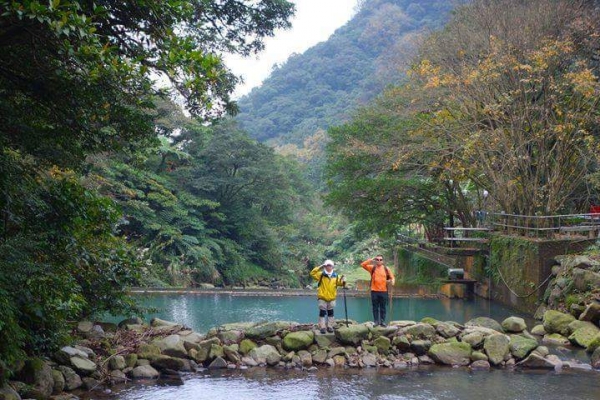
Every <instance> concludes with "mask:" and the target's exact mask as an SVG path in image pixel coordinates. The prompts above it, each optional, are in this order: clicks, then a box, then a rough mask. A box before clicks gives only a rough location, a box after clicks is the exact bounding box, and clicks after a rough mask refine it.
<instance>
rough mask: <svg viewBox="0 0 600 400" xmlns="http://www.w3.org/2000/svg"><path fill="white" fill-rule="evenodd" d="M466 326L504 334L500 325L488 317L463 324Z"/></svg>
mask: <svg viewBox="0 0 600 400" xmlns="http://www.w3.org/2000/svg"><path fill="white" fill-rule="evenodd" d="M467 326H481V327H484V328H488V329H493V330H495V331H497V332H504V330H503V329H502V325H500V324H499V323H498V322H497V321H496V320H494V319H492V318H488V317H477V318H473V319H472V320H470V321H467V323H465V327H467Z"/></svg>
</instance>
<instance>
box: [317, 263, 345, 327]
mask: <svg viewBox="0 0 600 400" xmlns="http://www.w3.org/2000/svg"><path fill="white" fill-rule="evenodd" d="M333 266H334V265H333V261H331V260H325V262H324V263H323V264H321V265H319V266H317V267H314V268H313V269H312V271H310V276H312V277H313V279H314V280H316V281H318V282H319V284H318V286H317V298H318V303H319V330H320V332H321V333H325V332H333V327H334V325H335V317H334V316H333V309H334V307H335V298H336V296H337V288H338V286H344V285H345V284H346V280H345V278H344V276H343V275H342V276H339V275H338V274H337V272H335V271H334V270H333ZM325 317H327V323H326V322H325Z"/></svg>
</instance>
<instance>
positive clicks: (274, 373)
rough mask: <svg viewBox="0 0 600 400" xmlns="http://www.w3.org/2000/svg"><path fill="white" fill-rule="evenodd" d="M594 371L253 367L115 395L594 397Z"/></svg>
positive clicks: (136, 398)
mask: <svg viewBox="0 0 600 400" xmlns="http://www.w3.org/2000/svg"><path fill="white" fill-rule="evenodd" d="M598 378H599V375H598V372H579V373H569V372H563V373H555V372H521V371H509V370H492V371H489V372H483V371H481V372H476V373H470V372H468V370H466V369H463V368H461V369H451V368H437V367H432V368H429V369H423V368H419V369H416V370H406V371H393V370H383V369H380V370H375V369H368V370H344V369H323V370H319V371H317V372H315V373H309V372H305V371H282V370H272V369H269V370H267V369H255V370H248V371H246V372H230V371H225V372H212V373H208V372H207V373H205V374H204V375H200V376H198V375H195V376H193V377H191V378H190V379H188V380H187V381H186V383H185V385H184V386H178V387H164V386H163V387H161V386H158V385H149V386H145V387H140V386H136V387H130V388H128V389H125V390H123V391H121V392H119V394H118V399H120V400H146V399H148V400H149V399H164V400H171V399H173V400H175V399H181V400H188V399H220V398H224V397H227V398H231V399H236V400H237V399H241V400H243V399H252V400H256V399H266V400H269V399H273V400H281V399H283V398H293V399H296V398H300V399H332V400H335V399H340V400H342V399H344V400H346V399H365V400H367V399H382V400H384V399H440V400H445V399H452V400H454V399H496V398H498V399H499V398H501V399H544V400H552V399H561V400H562V399H565V398H569V399H588V400H591V399H598V398H599V392H598Z"/></svg>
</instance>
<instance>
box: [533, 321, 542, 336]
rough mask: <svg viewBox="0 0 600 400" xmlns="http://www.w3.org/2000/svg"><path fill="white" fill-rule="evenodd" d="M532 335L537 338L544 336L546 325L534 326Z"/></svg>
mask: <svg viewBox="0 0 600 400" xmlns="http://www.w3.org/2000/svg"><path fill="white" fill-rule="evenodd" d="M531 333H532V334H534V335H536V336H544V335H545V334H546V330H545V329H544V325H542V324H540V325H536V326H534V327H533V329H532V330H531Z"/></svg>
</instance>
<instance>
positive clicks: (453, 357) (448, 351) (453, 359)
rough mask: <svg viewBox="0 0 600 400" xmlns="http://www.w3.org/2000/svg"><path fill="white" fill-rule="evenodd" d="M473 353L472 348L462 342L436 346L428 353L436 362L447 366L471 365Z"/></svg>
mask: <svg viewBox="0 0 600 400" xmlns="http://www.w3.org/2000/svg"><path fill="white" fill-rule="evenodd" d="M471 353H472V349H471V346H470V345H469V344H468V343H462V342H456V343H441V344H434V345H433V346H431V348H430V349H429V352H428V354H429V356H430V357H431V358H433V359H434V360H435V361H436V362H439V363H442V364H446V365H469V364H470V363H471Z"/></svg>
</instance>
